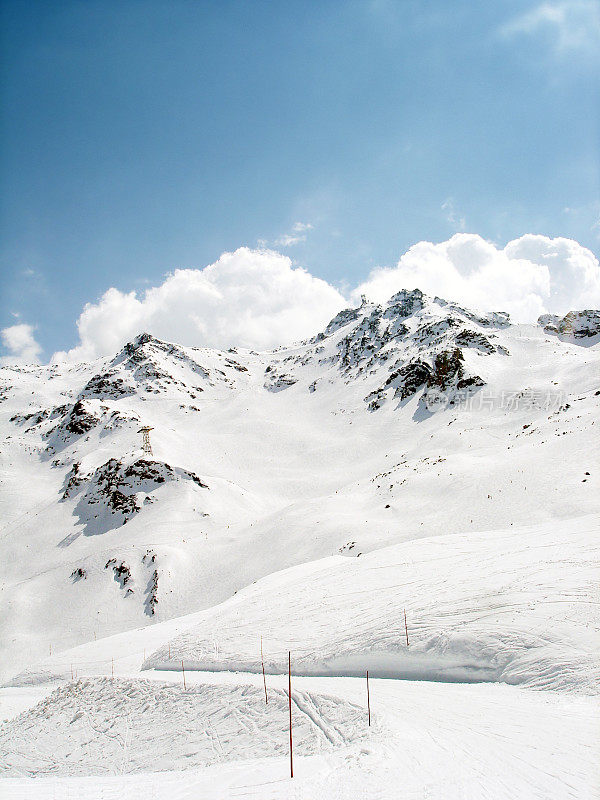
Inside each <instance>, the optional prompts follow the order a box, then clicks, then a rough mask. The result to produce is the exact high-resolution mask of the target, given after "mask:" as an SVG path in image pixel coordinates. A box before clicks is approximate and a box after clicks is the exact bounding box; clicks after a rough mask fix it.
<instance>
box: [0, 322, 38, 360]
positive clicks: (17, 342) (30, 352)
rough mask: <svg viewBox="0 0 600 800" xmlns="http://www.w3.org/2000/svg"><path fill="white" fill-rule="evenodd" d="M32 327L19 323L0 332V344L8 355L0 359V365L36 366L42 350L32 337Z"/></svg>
mask: <svg viewBox="0 0 600 800" xmlns="http://www.w3.org/2000/svg"><path fill="white" fill-rule="evenodd" d="M33 331H34V328H33V326H32V325H27V324H25V323H19V324H18V325H10V326H9V327H8V328H3V329H2V330H1V331H0V336H1V337H2V344H3V345H4V347H5V348H6V349H7V350H8V351H9V353H10V355H7V356H3V357H2V358H0V364H2V365H5V364H37V363H39V357H40V353H41V352H42V348H41V346H40V344H39V343H38V342H37V341H36V339H35V336H34V335H33Z"/></svg>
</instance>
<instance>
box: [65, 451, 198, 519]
mask: <svg viewBox="0 0 600 800" xmlns="http://www.w3.org/2000/svg"><path fill="white" fill-rule="evenodd" d="M181 481H191V482H192V483H193V484H194V485H195V486H197V487H198V488H199V489H208V486H207V485H206V484H205V483H203V481H202V480H201V479H200V478H199V477H198V475H196V474H195V473H193V472H190V471H189V470H186V469H181V468H180V467H171V466H170V465H169V464H166V463H165V462H163V461H152V460H149V459H145V458H139V459H137V460H136V461H133V462H131V463H128V464H124V463H123V462H121V461H119V460H118V459H116V458H111V459H109V460H108V461H107V462H106V463H104V464H102V465H101V466H100V467H98V468H97V469H95V470H93V471H92V472H90V473H87V474H86V473H84V472H83V471H82V469H81V465H80V464H79V463H76V464H74V465H73V466H72V467H71V470H70V472H69V473H68V474H67V477H66V478H65V488H64V491H63V495H62V500H63V501H65V500H68V499H69V498H78V502H77V505H76V507H75V513H76V515H77V516H78V517H79V519H80V521H81V522H82V523H83V524H84V525H85V530H84V532H85V533H86V534H95V533H105V532H106V531H107V530H112V529H113V528H117V527H120V526H121V525H125V524H126V523H127V522H128V521H129V520H130V519H131V518H132V517H133V516H135V515H136V514H138V513H139V512H140V511H141V509H142V508H143V506H144V503H145V501H146V500H147V499H148V497H149V496H150V493H151V492H153V491H155V490H156V489H157V488H158V487H160V486H161V485H163V484H165V483H168V482H181Z"/></svg>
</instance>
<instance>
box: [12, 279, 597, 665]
mask: <svg viewBox="0 0 600 800" xmlns="http://www.w3.org/2000/svg"><path fill="white" fill-rule="evenodd" d="M599 338H600V313H599V312H594V311H584V312H581V313H571V314H568V315H567V316H566V317H565V318H564V319H563V320H558V319H557V318H554V317H552V318H550V317H543V318H541V319H540V324H539V325H538V326H533V325H531V326H524V325H513V324H511V322H510V320H509V318H508V315H507V314H504V313H495V314H477V313H474V312H472V311H469V310H467V309H463V308H460V307H459V306H458V305H456V304H454V303H447V302H445V301H444V300H441V299H439V298H433V299H432V298H429V297H426V296H425V295H423V294H422V293H421V292H420V291H412V292H399V293H398V294H396V295H394V296H393V297H392V298H391V299H390V300H389V302H388V303H387V304H385V305H384V306H379V305H373V304H370V303H367V302H366V301H365V302H363V304H362V305H361V307H360V308H352V309H348V310H346V311H343V312H342V313H340V314H338V315H337V316H336V317H335V318H334V319H333V320H332V321H331V322H330V323H329V325H328V326H327V327H326V329H325V330H324V331H323V332H322V333H320V334H318V335H317V336H315V337H314V338H312V339H311V340H309V341H304V342H301V343H300V344H298V345H296V346H293V347H281V348H278V349H276V350H274V351H270V352H263V353H257V352H254V351H248V350H231V351H229V352H220V351H214V350H208V349H202V348H193V347H183V346H179V345H175V344H170V343H166V342H162V341H159V340H158V339H155V338H154V337H152V336H151V335H149V334H146V333H144V334H141V335H139V336H138V337H137V338H136V339H135V340H134V341H133V342H130V343H128V344H126V345H125V346H124V347H123V349H122V350H121V351H120V352H119V353H117V354H116V355H115V356H114V357H112V358H107V359H100V360H98V361H95V362H93V363H88V364H77V365H74V366H73V365H64V364H59V365H51V366H41V367H38V366H35V367H33V366H32V367H5V368H3V369H2V371H1V373H0V375H1V380H2V386H1V392H2V402H1V404H0V414H1V425H2V428H1V431H2V448H1V458H2V484H1V487H0V488H1V492H2V495H1V496H2V507H3V526H2V530H1V531H0V537H1V539H0V546H1V554H2V558H1V565H2V566H1V567H0V568H1V570H2V605H3V613H2V615H1V619H0V635H1V636H2V639H3V641H4V642H5V643H7V644H8V647H7V648H6V649H5V651H4V657H5V661H4V664H3V675H4V676H5V677H8V676H9V675H11V674H14V673H15V672H17V671H18V669H19V668H21V667H22V666H23V665H24V664H25V663H27V662H30V661H34V660H37V659H39V658H41V657H43V656H45V655H47V654H48V653H49V652H50V650H51V649H52V648H53V649H54V651H55V652H56V651H57V650H60V649H64V648H66V647H71V646H73V645H77V644H81V643H83V642H85V641H89V640H91V639H93V638H94V637H102V636H106V635H109V634H114V633H117V632H119V631H123V630H127V629H130V628H136V627H139V626H141V625H144V624H153V623H156V622H157V621H164V620H167V619H170V618H173V617H176V616H180V615H182V614H186V613H190V612H194V611H198V610H201V609H203V608H208V607H211V606H213V605H215V604H216V603H219V602H221V601H224V600H226V599H227V598H229V597H231V596H232V595H233V594H234V593H235V592H237V591H239V590H240V589H242V588H243V587H245V586H248V585H249V584H251V583H253V582H254V581H256V580H258V579H260V578H262V577H263V576H266V575H268V574H271V573H273V572H276V571H278V570H281V569H285V568H287V567H291V566H294V565H298V564H302V563H306V562H309V561H313V560H315V559H319V558H323V557H327V556H331V555H334V554H336V553H342V554H344V555H349V556H353V555H359V554H361V553H366V552H369V551H372V550H374V549H377V548H381V547H384V546H388V545H392V544H397V543H401V542H404V541H406V540H409V539H416V538H422V537H430V536H432V535H440V534H453V533H459V532H464V531H468V530H473V531H486V530H487V531H493V530H495V529H507V528H511V527H520V526H522V525H531V524H534V523H544V522H547V521H552V520H558V519H565V518H570V517H576V516H583V515H587V514H592V513H596V512H598V505H599V501H598V485H599V481H598V469H597V465H598V440H597V437H596V436H594V434H595V426H596V425H597V424H598V423H597V419H598V407H599V406H600V369H599V366H600V354H599V352H598V348H597V347H594V346H593V345H594V344H595V343H597V342H598V340H599ZM142 425H148V426H150V427H152V428H153V430H152V432H151V440H152V446H153V455H151V456H149V455H147V454H145V453H143V452H142V450H141V442H142V439H141V434H140V433H139V429H140V426H142ZM490 535H491V534H490Z"/></svg>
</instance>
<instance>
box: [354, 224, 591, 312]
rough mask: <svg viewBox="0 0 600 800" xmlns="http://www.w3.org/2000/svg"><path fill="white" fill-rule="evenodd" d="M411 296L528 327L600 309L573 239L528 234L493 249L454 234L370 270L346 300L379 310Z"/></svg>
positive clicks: (584, 257)
mask: <svg viewBox="0 0 600 800" xmlns="http://www.w3.org/2000/svg"><path fill="white" fill-rule="evenodd" d="M416 288H418V289H421V290H422V291H424V292H426V293H428V294H434V295H438V296H440V297H443V298H445V299H446V300H455V301H458V302H460V303H462V304H463V305H466V306H471V307H473V308H475V309H481V310H498V311H508V312H510V314H511V315H512V317H513V318H514V319H515V320H516V321H522V322H528V321H534V320H535V319H536V318H537V317H538V316H539V315H540V314H542V313H544V312H550V313H555V314H565V313H566V312H567V311H570V310H571V309H581V308H591V307H595V308H598V307H600V265H599V264H598V259H597V258H596V257H595V256H594V254H593V253H592V252H591V251H590V250H587V249H586V248H585V247H582V246H581V245H580V244H578V243H577V242H575V241H573V240H571V239H564V238H556V239H550V238H548V237H547V236H536V235H533V234H527V235H525V236H522V237H521V238H519V239H515V240H513V241H512V242H509V243H508V244H507V245H506V247H504V248H497V247H496V246H495V245H494V244H492V243H491V242H488V241H486V240H485V239H482V238H481V236H477V235H476V234H468V233H457V234H455V235H454V236H453V237H452V238H451V239H449V240H448V241H446V242H441V243H440V244H433V243H432V242H419V243H418V244H415V245H414V246H413V247H411V248H410V249H409V250H408V251H407V252H406V253H405V254H404V255H403V256H402V257H401V258H400V260H399V261H398V263H397V265H396V266H395V267H380V268H377V269H375V270H373V271H372V272H371V274H370V275H369V277H368V278H367V280H366V281H364V283H362V284H360V286H358V287H357V288H356V290H355V291H354V292H353V295H352V296H353V299H354V300H355V301H357V300H358V298H359V297H360V295H361V294H366V295H367V297H369V299H371V300H374V301H376V302H382V301H384V300H386V299H387V298H388V297H390V295H392V294H394V293H395V292H397V291H399V290H400V289H416Z"/></svg>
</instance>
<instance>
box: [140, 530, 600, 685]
mask: <svg viewBox="0 0 600 800" xmlns="http://www.w3.org/2000/svg"><path fill="white" fill-rule="evenodd" d="M599 530H600V518H599V517H597V516H590V517H587V518H585V517H584V518H580V519H578V520H570V521H563V522H555V523H553V524H547V525H544V526H535V527H530V528H525V529H520V530H519V531H513V530H508V531H499V532H485V533H481V534H472V533H469V534H463V535H460V534H459V535H454V536H442V537H440V536H436V537H431V538H426V539H420V540H417V541H412V542H406V543H404V544H401V545H394V546H392V547H388V548H385V549H382V550H378V551H375V552H372V553H369V554H366V555H363V556H361V557H360V558H350V557H343V556H334V557H330V558H326V559H322V560H320V561H317V562H313V563H312V564H305V565H302V566H299V567H294V568H292V569H288V570H285V571H283V572H280V573H278V574H275V575H271V576H269V577H267V578H264V579H263V580H261V581H259V582H258V583H256V584H255V585H253V586H250V587H248V588H247V589H245V590H244V591H242V592H239V593H238V595H236V597H234V598H232V599H231V600H228V601H227V602H225V603H223V604H221V605H220V606H217V607H215V608H214V609H210V610H209V611H206V612H204V613H203V616H202V620H201V622H200V624H198V625H196V626H195V627H193V628H190V629H189V630H188V631H187V632H185V633H183V634H181V635H180V636H178V637H175V638H174V639H173V640H172V641H171V642H170V643H168V644H167V645H164V646H162V647H161V648H159V649H158V650H157V651H156V652H155V653H154V654H152V655H151V656H150V657H149V658H148V659H147V660H146V662H145V664H144V666H145V668H157V669H169V668H170V669H178V668H179V665H180V664H181V661H182V660H183V661H184V663H185V667H186V669H200V670H228V669H235V670H243V671H249V672H258V671H260V669H261V663H260V658H259V637H260V636H262V637H263V645H264V653H265V668H266V669H267V671H269V672H272V673H281V672H284V671H285V666H286V656H287V651H288V649H290V650H291V651H292V655H293V658H294V665H295V667H294V668H295V671H296V673H298V674H303V675H323V676H326V675H355V676H359V675H364V672H365V670H366V669H369V670H370V671H371V674H372V675H373V676H374V677H375V676H376V677H390V678H406V679H424V680H444V681H498V682H504V683H510V684H521V685H525V686H529V687H535V688H543V689H562V690H568V691H578V692H582V693H595V692H597V691H598V689H599V688H600V668H599V662H598V659H597V651H598V645H599V643H600V635H599V633H600V603H598V596H597V590H596V587H597V585H598V581H599V578H600V576H599V574H598V573H599V569H598V564H599V561H598V558H597V555H598V552H597V551H598V546H597V545H596V544H595V542H596V541H597V538H598V536H597V534H598V531H599ZM350 552H351V551H350ZM359 555H360V553H359ZM404 609H406V613H407V628H405V623H404ZM407 634H408V638H409V646H407V642H406V636H407ZM169 656H170V658H169Z"/></svg>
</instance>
